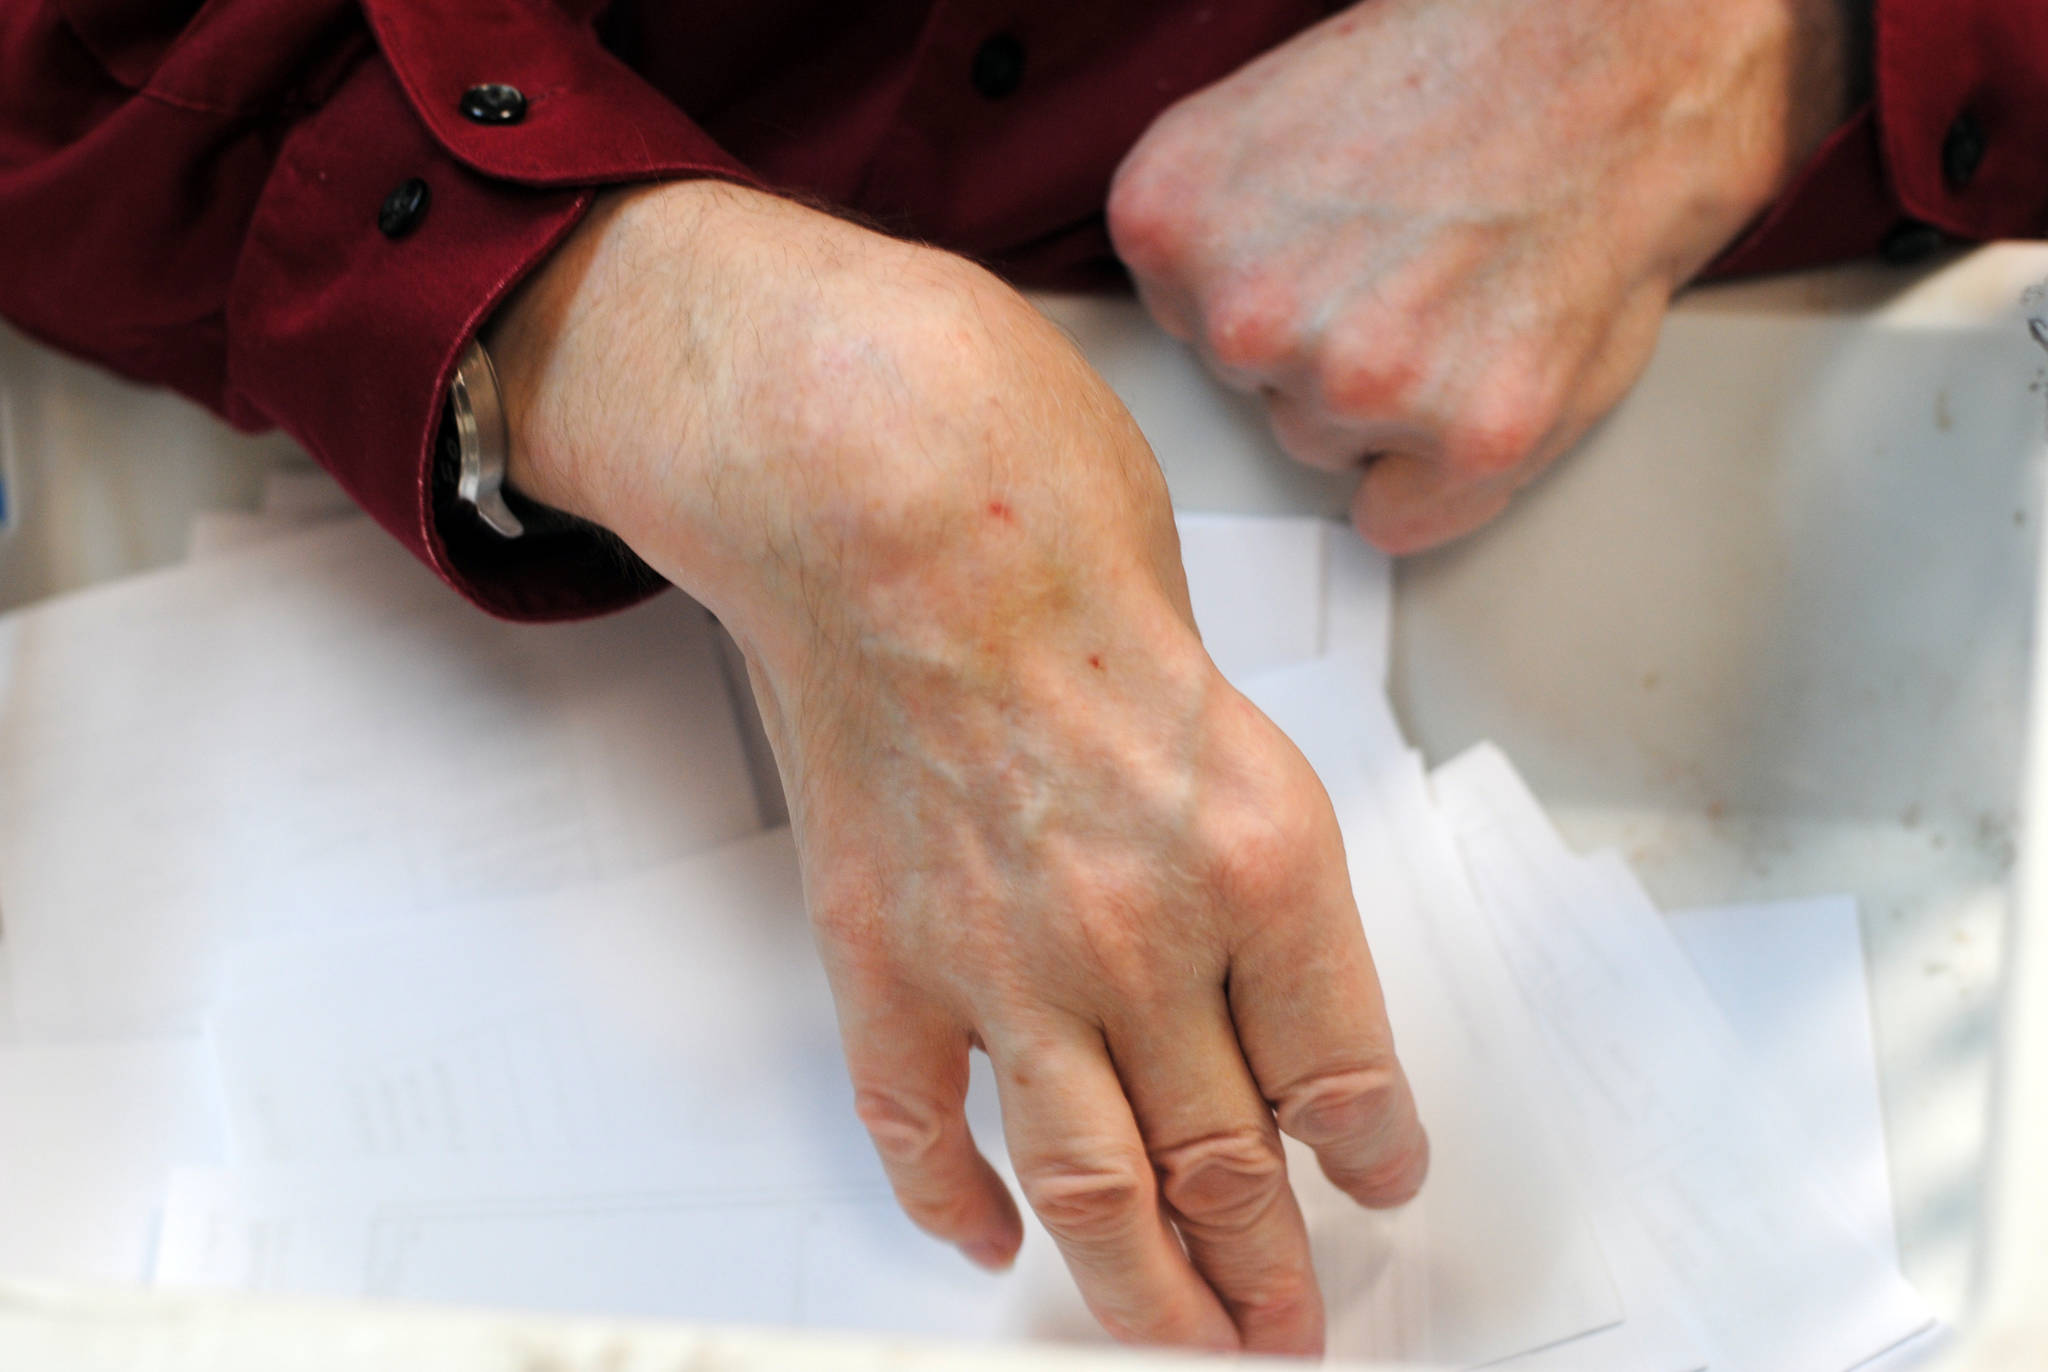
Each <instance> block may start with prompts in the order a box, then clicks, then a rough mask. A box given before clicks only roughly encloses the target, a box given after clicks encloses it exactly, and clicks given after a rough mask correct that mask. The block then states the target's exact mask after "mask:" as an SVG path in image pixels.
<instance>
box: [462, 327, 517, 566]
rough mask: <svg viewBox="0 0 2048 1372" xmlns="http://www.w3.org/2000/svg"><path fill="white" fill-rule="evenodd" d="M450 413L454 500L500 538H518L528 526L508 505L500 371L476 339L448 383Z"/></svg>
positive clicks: (507, 441)
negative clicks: (453, 462) (499, 386)
mask: <svg viewBox="0 0 2048 1372" xmlns="http://www.w3.org/2000/svg"><path fill="white" fill-rule="evenodd" d="M448 413H449V415H450V417H451V418H452V419H453V420H454V423H455V442H456V469H455V498H456V499H457V500H458V501H459V502H461V503H462V504H464V505H467V506H469V507H470V508H471V509H473V510H475V511H476V515H477V518H478V519H479V520H480V521H482V523H483V525H484V527H485V528H487V529H489V530H490V531H491V532H492V533H494V534H496V535H498V537H500V538H518V537H519V536H520V535H521V534H523V533H525V532H526V526H525V525H524V524H523V523H521V522H520V519H519V516H518V515H516V514H514V513H512V507H511V506H509V505H507V504H506V503H505V458H506V455H507V454H508V453H509V452H510V451H511V440H510V438H509V436H508V435H507V432H506V428H505V405H504V401H503V400H502V398H501V397H500V396H499V393H498V369H497V368H495V367H493V366H492V365H491V355H490V354H489V353H487V352H485V351H484V345H483V344H481V343H479V342H477V341H476V340H475V339H471V340H470V342H469V344H468V346H466V347H465V348H463V350H462V357H461V358H460V359H459V360H458V361H457V362H456V364H455V376H454V377H453V379H451V380H450V381H449V383H448Z"/></svg>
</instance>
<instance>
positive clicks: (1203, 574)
mask: <svg viewBox="0 0 2048 1372" xmlns="http://www.w3.org/2000/svg"><path fill="white" fill-rule="evenodd" d="M1175 522H1176V523H1177V524H1178V525H1179V528H1180V555H1181V565H1182V567H1183V568H1184V569H1185V570H1186V572H1187V578H1188V599H1189V600H1190V601H1191V602H1192V603H1193V605H1194V610H1195V624H1196V625H1197V627H1199V628H1200V629H1201V631H1202V642H1203V645H1204V646H1206V647H1207V648H1208V650H1209V656H1210V657H1211V658H1213V659H1214V660H1215V662H1216V666H1217V667H1218V668H1219V669H1220V670H1221V671H1222V672H1223V674H1224V675H1225V676H1227V677H1229V678H1230V679H1231V680H1233V681H1240V680H1243V679H1245V678H1247V677H1249V676H1250V675H1252V674H1253V673H1256V672H1261V671H1264V670H1266V669H1268V668H1272V667H1284V666H1286V665H1288V664H1289V663H1294V662H1306V661H1308V660H1309V659H1311V658H1314V657H1318V656H1320V655H1321V654H1322V650H1323V612H1324V596H1325V589H1324V575H1325V574H1324V563H1325V560H1326V559H1325V546H1324V539H1323V529H1324V526H1325V523H1326V521H1324V520H1320V519H1308V518H1289V517H1284V516H1258V515H1214V514H1182V515H1180V516H1178V517H1177V518H1176V520H1175Z"/></svg>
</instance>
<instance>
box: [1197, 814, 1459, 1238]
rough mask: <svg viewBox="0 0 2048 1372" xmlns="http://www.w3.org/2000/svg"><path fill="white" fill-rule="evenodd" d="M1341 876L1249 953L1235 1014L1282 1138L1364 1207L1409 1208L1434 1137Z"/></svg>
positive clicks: (1235, 972) (1234, 971)
mask: <svg viewBox="0 0 2048 1372" xmlns="http://www.w3.org/2000/svg"><path fill="white" fill-rule="evenodd" d="M1332 828H1333V830H1334V823H1333V825H1332ZM1331 841H1332V842H1335V841H1336V839H1335V835H1334V833H1333V834H1332V838H1331ZM1335 868H1336V870H1335V874H1334V876H1333V878H1332V879H1331V881H1332V885H1331V886H1330V888H1329V889H1328V890H1327V891H1326V892H1325V893H1324V894H1323V896H1322V897H1321V898H1320V899H1319V900H1317V902H1316V905H1315V908H1312V909H1307V910H1304V911H1302V912H1301V914H1302V918H1300V919H1297V920H1293V921H1287V922H1284V923H1283V922H1276V923H1274V924H1270V925H1268V926H1266V929H1265V931H1264V933H1263V934H1262V935H1261V938H1260V939H1259V940H1256V941H1254V942H1252V943H1250V944H1248V945H1246V946H1245V947H1243V948H1241V949H1240V950H1238V952H1237V954H1236V956H1234V957H1233V959H1232V963H1231V973H1230V1013H1231V1018H1232V1019H1233V1020H1234V1021H1235V1023H1236V1025H1237V1030H1238V1041H1239V1042H1240V1043H1241V1044H1242V1045H1243V1046H1244V1054H1245V1061H1246V1062H1248V1063H1249V1064H1250V1065H1251V1069H1252V1076H1253V1077H1254V1078H1255V1079H1256V1080H1257V1081H1258V1083H1259V1089H1260V1090H1261V1091H1262V1092H1263V1093H1264V1095H1265V1097H1266V1099H1267V1100H1269V1101H1271V1102H1272V1103H1273V1108H1274V1110H1275V1112H1276V1114H1277V1115H1278V1118H1279V1122H1280V1127H1281V1129H1283V1130H1284V1131H1286V1132H1287V1133H1289V1134H1291V1135H1293V1136H1294V1137H1295V1138H1297V1139H1300V1140H1301V1141H1302V1142H1303V1143H1305V1144H1307V1145H1308V1146H1309V1147H1310V1148H1313V1149H1314V1150H1315V1153H1316V1159H1317V1161H1319V1162H1320V1163H1321V1164H1322V1168H1323V1175H1325V1176H1327V1177H1328V1178H1329V1179H1330V1181H1331V1182H1332V1183H1333V1184H1334V1185H1336V1186H1337V1187H1338V1189H1340V1190H1342V1191H1344V1192H1345V1193H1346V1194H1348V1195H1350V1196H1351V1197H1352V1199H1354V1200H1356V1201H1358V1202H1359V1203H1360V1204H1363V1205H1371V1206H1387V1205H1399V1204H1402V1203H1403V1202H1405V1201H1407V1200H1409V1199H1410V1198H1412V1197H1413V1196H1414V1194H1415V1192H1416V1191H1417V1190H1418V1189H1419V1188H1420V1187H1421V1185H1422V1179H1423V1177H1424V1175H1425V1174H1426V1173H1427V1172H1428V1170H1429V1139H1428V1136H1427V1135H1425V1134H1424V1133H1423V1130H1422V1122H1421V1121H1420V1119H1418V1118H1417V1116H1416V1113H1415V1096H1414V1093H1413V1092H1412V1091H1411V1090H1410V1089H1409V1086H1408V1078H1407V1075H1406V1074H1405V1073H1404V1072H1402V1070H1401V1064H1400V1061H1399V1060H1398V1059H1397V1058H1396V1057H1395V1056H1394V1035H1393V1030H1392V1028H1391V1027H1389V1025H1388V1024H1387V1010H1386V1002H1385V1000H1384V999H1383V998H1382V997H1381V994H1380V984H1379V978H1378V976H1377V974H1376V973H1375V972H1374V969H1373V965H1372V953H1371V951H1370V950H1369V949H1368V948H1367V947H1366V944H1365V931H1364V929H1363V928H1362V927H1361V926H1360V924H1359V921H1358V910H1357V907H1356V906H1355V905H1353V904H1352V900H1351V892H1350V889H1349V886H1348V884H1344V885H1341V886H1340V885H1337V884H1335V883H1348V878H1347V877H1346V876H1345V875H1344V869H1343V864H1341V863H1338V864H1335Z"/></svg>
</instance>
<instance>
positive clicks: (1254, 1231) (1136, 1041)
mask: <svg viewBox="0 0 2048 1372" xmlns="http://www.w3.org/2000/svg"><path fill="white" fill-rule="evenodd" d="M1109 1043H1110V1052H1111V1055H1112V1056H1113V1057H1114V1058H1115V1060H1116V1067H1117V1074H1118V1076H1120V1077H1121V1078H1122V1079H1123V1082H1124V1088H1125V1090H1126V1091H1128V1092H1129V1094H1130V1100H1131V1105H1132V1108H1133V1110H1134V1112H1135V1113H1136V1115H1137V1120H1138V1129H1139V1132H1140V1133H1141V1134H1143V1136H1144V1139H1145V1147H1146V1151H1147V1153H1148V1154H1149V1155H1150V1156H1151V1159H1152V1169H1153V1172H1154V1174H1155V1175H1156V1176H1157V1177H1158V1178H1159V1192H1160V1197H1161V1199H1162V1200H1163V1201H1164V1202H1165V1206H1166V1210H1167V1213H1168V1214H1169V1215H1170V1216H1171V1217H1172V1219H1173V1221H1174V1224H1175V1225H1176V1226H1177V1227H1178V1228H1179V1230H1180V1233H1181V1238H1182V1239H1183V1240H1184V1241H1185V1242H1186V1244H1187V1250H1188V1256H1189V1257H1190V1258H1192V1259H1193V1260H1194V1263H1195V1267H1196V1268H1197V1269H1198V1270H1199V1271H1200V1272H1201V1273H1202V1275H1203V1276H1204V1277H1205V1278H1207V1279H1208V1282H1209V1286H1210V1287H1211V1289H1213V1290H1214V1291H1215V1292H1216V1294H1217V1295H1218V1296H1219V1297H1221V1298H1222V1300H1223V1305H1224V1308H1225V1309H1227V1310H1228V1311H1229V1312H1230V1317H1231V1319H1232V1320H1233V1321H1235V1323H1236V1325H1237V1329H1238V1333H1239V1334H1240V1336H1241V1337H1242V1338H1243V1340H1244V1346H1245V1348H1246V1349H1247V1350H1248V1351H1251V1352H1254V1353H1306V1354H1315V1353H1320V1352H1322V1351H1323V1302H1322V1295H1321V1293H1320V1292H1319V1291H1318V1290H1317V1288H1316V1278H1315V1270H1314V1267H1313V1264H1312V1262H1311V1259H1310V1256H1309V1241H1308V1229H1307V1226H1306V1225H1304V1224H1303V1223H1302V1218H1301V1208H1300V1206H1298V1205H1297V1204H1296V1203H1295V1199H1294V1192H1293V1191H1292V1190H1291V1189H1289V1187H1288V1185H1287V1161H1286V1155H1285V1154H1284V1153H1282V1151H1281V1148H1280V1131H1279V1129H1278V1127H1277V1126H1276V1125H1275V1124H1274V1122H1273V1112H1272V1110H1271V1109H1270V1108H1268V1106H1267V1105H1266V1101H1265V1098H1264V1097H1263V1096H1261V1095H1260V1094H1259V1089H1258V1085H1257V1083H1255V1082H1254V1081H1253V1080H1252V1074H1251V1069H1250V1068H1249V1067H1247V1066H1245V1061H1244V1054H1243V1052H1242V1051H1241V1050H1240V1049H1239V1047H1238V1043H1237V1030H1236V1027H1235V1026H1234V1025H1232V1024H1231V1022H1230V1009H1229V1006H1228V1004H1227V1003H1226V1002H1225V1000H1224V996H1223V988H1222V987H1220V986H1217V987H1214V988H1210V989H1208V990H1207V991H1206V993H1205V994H1197V995H1195V996H1192V997H1190V1000H1189V1003H1188V1004H1185V1005H1164V1006H1161V1005H1156V1004H1155V1005H1147V1006H1145V1007H1144V1013H1143V1014H1142V1015H1138V1014H1134V1015H1132V1016H1131V1018H1130V1019H1129V1020H1128V1021H1119V1022H1114V1023H1112V1024H1111V1026H1110V1030H1109Z"/></svg>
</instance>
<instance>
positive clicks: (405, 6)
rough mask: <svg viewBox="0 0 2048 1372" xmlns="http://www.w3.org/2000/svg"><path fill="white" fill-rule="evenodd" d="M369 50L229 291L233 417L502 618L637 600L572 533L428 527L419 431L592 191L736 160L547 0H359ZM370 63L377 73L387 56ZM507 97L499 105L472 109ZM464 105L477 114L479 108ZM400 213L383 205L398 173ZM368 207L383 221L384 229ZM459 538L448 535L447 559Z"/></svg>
mask: <svg viewBox="0 0 2048 1372" xmlns="http://www.w3.org/2000/svg"><path fill="white" fill-rule="evenodd" d="M364 10H365V12H366V14H367V16H368V18H369V20H370V24H371V29H372V31H373V33H374V34H375V37H376V40H377V48H378V53H373V54H370V55H368V56H366V58H365V59H364V60H363V61H361V62H359V63H358V64H357V65H356V66H355V67H354V69H353V70H352V71H350V72H349V74H348V75H347V76H346V78H345V79H343V80H342V81H341V82H340V83H339V84H338V86H337V87H336V88H335V89H334V90H333V92H332V93H331V95H330V96H329V98H328V99H327V100H326V101H325V103H324V104H322V105H321V107H320V108H319V109H317V110H316V111H314V112H312V113H310V114H308V115H306V116H305V117H304V118H302V119H301V120H299V121H298V122H297V123H295V124H294V125H293V126H292V127H291V129H290V131H289V132H288V133H287V134H286V135H285V137H284V140H283V143H282V145H281V147H280V149H279V152H278V156H277V159H276V162H275V165H274V168H273V170H272V173H271V175H270V177H269V179H268V181H267V182H266V184H265V187H264V191H263V194H262V197H261V199H260V201H259V202H258V204H257V207H256V211H255V214H254V217H253V219H252V221H251V224H250V227H249V232H248V235H247V238H246V241H245V245H244V249H243V253H242V257H241V260H240V262H239V264H238V266H237V269H236V273H235V279H234V282H233V285H232V287H231V290H230V294H229V298H228V310H227V312H228V330H227V334H228V358H227V380H228V394H227V406H228V410H229V414H230V417H231V418H234V419H236V420H237V421H238V422H242V423H245V424H262V423H270V424H276V425H279V426H280V427H282V428H284V429H286V430H287V431H289V432H290V433H291V434H292V435H293V436H294V437H295V438H297V439H298V440H299V441H300V442H301V443H302V444H304V445H305V446H306V447H307V449H308V450H309V451H311V452H312V453H313V454H314V456H316V457H317V458H319V459H320V461H321V462H322V463H324V464H325V465H326V466H327V467H328V468H329V470H331V471H332V472H333V473H334V475H335V477H336V478H337V479H338V480H339V481H340V482H341V484H342V485H343V486H344V487H345V488H346V489H347V490H348V491H349V493H350V494H351V495H352V496H353V497H354V498H355V499H356V500H357V501H358V502H359V503H360V504H361V505H362V506H363V507H364V508H365V509H366V510H367V511H369V513H370V514H371V515H372V516H373V517H375V518H376V520H377V521H378V522H379V523H380V524H382V525H383V526H384V527H385V528H386V529H387V530H389V531H390V532H391V533H392V534H393V535H394V536H396V537H397V538H398V539H399V540H400V541H401V542H403V543H404V544H405V545H406V546H407V547H408V548H410V549H411V550H412V551H413V552H414V553H415V554H416V555H418V556H419V557H420V558H422V559H423V560H424V561H425V562H426V563H427V564H428V565H429V566H430V567H432V568H433V569H434V571H435V572H437V573H438V574H439V575H440V576H441V577H442V578H443V579H444V580H446V581H447V582H448V583H449V584H450V585H452V586H454V587H455V588H456V589H457V590H458V591H460V592H462V593H463V594H464V595H466V596H468V597H469V598H470V599H471V600H473V601H475V602H476V603H477V604H478V605H480V606H482V607H483V608H484V609H486V610H488V611H490V612H492V613H494V614H498V615H501V616H504V617H507V618H516V619H555V618H566V617H572V616H576V615H585V614H591V613H595V612H599V611H602V610H605V609H610V608H615V607H617V606H619V605H622V604H626V603H630V601H632V600H635V599H638V598H640V597H641V596H643V595H645V594H646V593H647V591H648V589H649V586H648V579H647V577H646V575H645V573H644V570H642V569H638V568H636V567H634V566H633V565H632V564H631V560H630V559H624V558H620V557H617V556H615V555H614V556H605V555H597V556H593V553H592V549H591V547H590V543H589V540H588V538H587V537H585V536H581V535H576V534H563V535H550V536H543V537H535V538H531V539H519V540H514V541H510V542H504V543H502V544H499V545H497V546H492V545H489V544H484V543H479V542H478V541H476V540H474V539H470V538H467V537H462V536H459V535H458V537H456V538H455V539H453V540H450V539H448V538H444V536H443V532H442V529H441V526H440V523H439V521H437V519H436V517H435V510H434V489H433V469H434V456H435V452H434V440H435V436H436V432H437V428H438V425H439V420H440V416H441V412H442V405H443V400H444V397H445V395H446V388H447V382H448V378H449V376H450V375H451V374H452V372H453V370H454V366H455V361H456V358H457V357H458V356H459V354H460V352H461V350H462V347H463V345H464V344H465V342H466V341H467V340H468V339H469V338H470V337H471V336H472V335H474V334H475V333H476V331H477V330H478V328H479V327H481V325H482V323H483V322H484V320H485V319H487V318H488V317H489V315H490V313H491V311H492V310H493V309H494V308H495V307H496V306H497V304H498V303H499V302H500V301H501V300H503V299H504V297H505V296H506V294H507V293H508V292H509V291H511V289H512V288H513V287H514V286H516V285H517V284H518V283H519V281H520V280H522V279H523V278H524V277H525V275H526V274H527V273H528V272H530V271H531V270H533V269H534V267H536V266H537V265H538V264H539V263H541V262H542V261H543V260H545V258H546V257H547V255H548V254H549V252H550V251H551V250H552V249H553V248H554V247H555V246H556V245H557V244H558V243H559V242H560V241H561V240H562V239H563V237H565V236H566V235H567V234H568V233H569V232H570V230H571V229H573V228H574V227H575V226H576V224H577V223H578V222H579V221H580V220H581V218H582V215H583V213H584V211H585V210H586V209H587V208H588V207H589V204H590V200H591V197H592V194H593V190H592V188H593V187H595V186H598V185H602V184H606V183H617V182H627V181H636V180H652V179H658V178H671V177H686V176H703V175H713V176H721V177H726V178H729V179H732V180H736V181H741V182H745V183H748V184H751V182H752V179H751V177H749V175H748V173H747V172H746V170H745V169H744V168H743V167H741V166H740V165H739V164H738V163H737V162H735V161H734V160H733V159H732V158H731V157H729V156H728V155H726V154H725V153H724V152H723V151H722V150H721V149H719V148H718V147H717V145H716V144H715V143H713V142H712V140H711V139H710V138H709V137H708V136H706V135H705V134H704V133H703V132H702V131H701V130H699V129H698V128H696V126H695V125H693V124H691V123H690V122H689V120H688V119H686V118H685V117H684V116H683V115H682V114H681V113H680V112H679V111H677V110H676V108H675V107H674V106H673V105H672V104H670V103H669V102H668V101H667V100H665V99H663V98H662V97H661V96H660V95H659V94H658V93H657V92H655V91H654V90H653V89H652V88H651V87H650V86H648V85H647V84H646V83H645V82H644V81H643V80H642V79H641V78H640V77H639V76H637V75H636V74H634V73H633V72H632V71H631V70H630V69H629V68H627V67H626V66H625V65H624V64H623V63H621V62H619V61H618V60H617V59H616V58H614V57H613V56H612V55H611V54H610V53H608V52H606V51H605V50H604V48H603V47H602V46H601V45H600V44H599V43H598V41H597V39H596V37H595V35H594V34H593V33H592V32H591V31H590V30H589V29H588V28H586V27H584V26H582V25H580V24H578V23H576V22H575V21H573V20H570V19H568V18H567V17H565V16H563V15H562V14H561V13H560V12H558V11H556V10H555V9H554V8H553V7H550V6H530V5H526V4H522V3H520V2H519V0H462V3H459V4H456V3H451V2H450V0H365V4H364ZM380 54H381V60H380ZM484 84H499V85H503V86H508V87H511V88H513V90H514V91H516V92H517V99H516V100H512V99H511V97H506V96H504V95H502V94H501V95H500V98H499V100H498V102H497V103H496V106H495V108H496V110H497V111H498V112H499V113H500V114H502V113H503V111H504V109H505V107H506V105H507V103H508V102H510V103H513V104H516V105H517V107H518V117H517V118H514V119H503V120H500V121H498V122H481V121H478V120H476V119H473V118H472V117H470V116H469V115H466V114H465V113H464V105H465V96H466V94H467V93H468V92H469V91H470V90H471V89H472V88H474V87H476V86H479V85H484ZM472 103H474V102H472ZM413 181H418V182H420V183H423V184H424V185H425V187H426V197H425V200H424V204H423V206H421V205H419V198H418V196H417V194H415V195H414V196H413V197H412V198H411V199H410V200H408V201H405V202H404V203H405V204H406V205H410V206H413V207H414V208H413V212H412V213H411V214H409V215H407V214H399V215H393V214H383V215H380V210H383V209H384V208H385V207H386V202H387V200H390V199H391V198H392V197H393V194H394V192H396V191H398V190H399V188H401V187H404V186H406V185H407V183H409V182H413ZM380 218H381V219H382V221H383V222H382V224H381V225H380ZM451 543H452V544H453V545H454V546H451Z"/></svg>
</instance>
